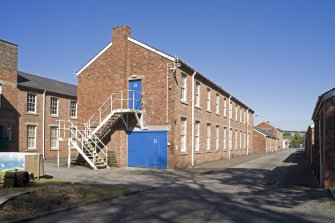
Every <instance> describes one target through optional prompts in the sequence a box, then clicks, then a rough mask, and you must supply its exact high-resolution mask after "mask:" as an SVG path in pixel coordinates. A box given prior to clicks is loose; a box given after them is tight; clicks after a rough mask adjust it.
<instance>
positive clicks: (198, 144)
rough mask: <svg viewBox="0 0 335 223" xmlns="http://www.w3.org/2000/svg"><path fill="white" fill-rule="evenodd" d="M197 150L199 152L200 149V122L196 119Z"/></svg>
mask: <svg viewBox="0 0 335 223" xmlns="http://www.w3.org/2000/svg"><path fill="white" fill-rule="evenodd" d="M194 137H195V151H196V152H199V150H200V122H199V121H195V134H194Z"/></svg>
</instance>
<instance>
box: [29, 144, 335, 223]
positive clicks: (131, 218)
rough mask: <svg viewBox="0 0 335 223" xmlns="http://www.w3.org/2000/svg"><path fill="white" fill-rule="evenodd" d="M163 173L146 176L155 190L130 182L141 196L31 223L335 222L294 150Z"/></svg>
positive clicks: (334, 212) (328, 200)
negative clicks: (227, 164)
mask: <svg viewBox="0 0 335 223" xmlns="http://www.w3.org/2000/svg"><path fill="white" fill-rule="evenodd" d="M162 173H163V174H161V172H159V171H157V172H148V174H150V176H146V175H145V173H144V175H143V177H144V179H146V178H145V177H147V178H148V179H150V180H151V183H152V184H153V186H152V187H149V186H148V185H146V183H145V182H147V181H143V180H142V181H141V180H140V179H139V180H138V182H137V183H136V181H129V185H128V186H129V187H131V186H132V185H131V184H137V186H138V188H143V190H142V191H141V192H139V193H137V194H133V195H131V196H126V197H122V198H119V199H115V200H110V201H104V202H98V203H93V204H89V205H86V206H83V207H80V208H76V209H72V210H68V211H65V212H64V211H63V212H58V213H55V214H52V215H46V216H45V215H44V216H41V217H40V218H35V219H32V220H31V222H257V223H259V222H334V221H335V201H334V200H333V198H332V197H331V196H330V194H329V192H328V191H327V190H323V189H320V188H318V186H317V184H316V182H315V179H314V177H313V175H312V172H311V169H310V167H309V165H308V164H307V162H306V159H305V157H304V155H303V152H296V151H295V150H293V149H287V150H284V151H281V152H277V153H272V154H268V155H265V156H261V157H257V158H255V159H252V160H247V161H244V162H241V163H238V164H234V165H231V166H226V165H224V161H222V162H218V163H217V164H216V165H215V166H211V167H208V166H207V167H206V166H204V167H201V168H196V169H192V170H184V171H170V172H166V171H165V172H162ZM142 174H143V173H142ZM155 174H156V175H155ZM156 178H157V182H155V180H154V179H156ZM165 178H166V180H164V179H165ZM141 179H142V178H141ZM149 182H150V181H149ZM111 184H113V183H112V182H111ZM140 184H143V185H144V186H143V187H141V185H140Z"/></svg>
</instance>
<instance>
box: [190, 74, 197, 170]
mask: <svg viewBox="0 0 335 223" xmlns="http://www.w3.org/2000/svg"><path fill="white" fill-rule="evenodd" d="M196 73H197V72H196V71H194V73H193V75H192V140H191V149H192V155H191V159H192V160H191V165H192V166H194V104H195V103H194V76H195V74H196Z"/></svg>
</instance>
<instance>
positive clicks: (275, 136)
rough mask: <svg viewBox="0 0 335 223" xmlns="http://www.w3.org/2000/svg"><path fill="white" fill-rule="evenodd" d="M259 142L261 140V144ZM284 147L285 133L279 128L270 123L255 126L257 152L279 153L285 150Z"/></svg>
mask: <svg viewBox="0 0 335 223" xmlns="http://www.w3.org/2000/svg"><path fill="white" fill-rule="evenodd" d="M265 139H266V140H265ZM257 140H260V142H257ZM264 142H266V143H264ZM283 145H284V140H283V131H281V130H280V129H279V128H276V127H274V126H272V125H270V123H269V122H261V123H259V124H258V125H256V126H255V128H254V149H255V150H256V149H257V152H260V153H268V152H275V151H279V150H282V149H283V148H284V146H283ZM256 147H257V148H256Z"/></svg>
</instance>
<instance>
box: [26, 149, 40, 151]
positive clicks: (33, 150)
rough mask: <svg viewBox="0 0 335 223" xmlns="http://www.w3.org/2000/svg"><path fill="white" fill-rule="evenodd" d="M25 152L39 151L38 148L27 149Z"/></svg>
mask: <svg viewBox="0 0 335 223" xmlns="http://www.w3.org/2000/svg"><path fill="white" fill-rule="evenodd" d="M25 152H37V149H26V150H25Z"/></svg>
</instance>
